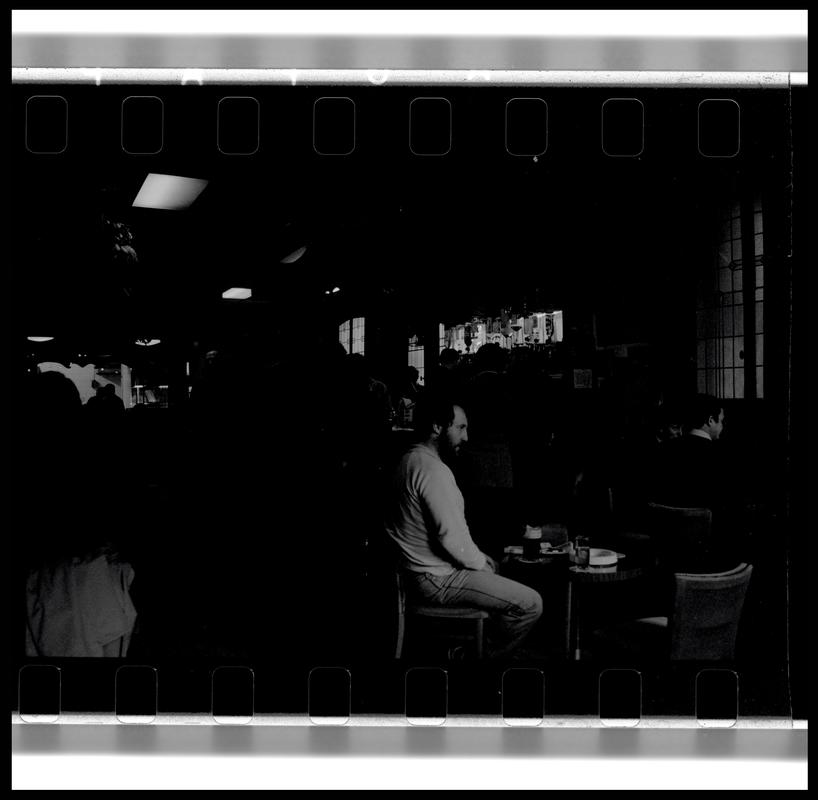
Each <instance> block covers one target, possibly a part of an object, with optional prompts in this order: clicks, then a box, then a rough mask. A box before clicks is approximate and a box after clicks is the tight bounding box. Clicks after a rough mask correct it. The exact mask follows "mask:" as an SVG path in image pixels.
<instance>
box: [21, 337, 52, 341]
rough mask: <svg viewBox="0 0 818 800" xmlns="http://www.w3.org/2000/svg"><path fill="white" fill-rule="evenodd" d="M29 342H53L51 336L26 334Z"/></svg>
mask: <svg viewBox="0 0 818 800" xmlns="http://www.w3.org/2000/svg"><path fill="white" fill-rule="evenodd" d="M26 338H27V339H28V340H29V341H30V342H53V341H54V337H53V336H28V337H26Z"/></svg>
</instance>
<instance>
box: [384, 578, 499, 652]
mask: <svg viewBox="0 0 818 800" xmlns="http://www.w3.org/2000/svg"><path fill="white" fill-rule="evenodd" d="M395 576H396V585H397V590H398V591H397V597H398V609H397V610H398V628H397V637H396V642H395V658H400V657H401V656H402V655H403V650H404V643H405V639H406V628H407V621H408V620H410V619H412V620H415V622H417V620H420V619H427V620H449V621H452V622H453V623H457V625H454V624H453V625H452V626H451V628H452V630H451V632H447V634H446V637H445V638H446V639H451V640H455V641H467V642H469V641H470V642H472V643H473V644H474V648H475V655H476V656H477V658H478V659H479V658H482V657H483V620H485V619H486V618H487V617H488V613H487V612H486V611H483V610H482V609H479V608H472V607H469V606H462V607H447V606H432V605H417V604H415V603H411V602H409V601H408V600H407V597H406V587H405V585H404V581H403V575H402V574H401V572H400V570H397V571H396V572H395ZM457 626H459V627H461V628H462V627H466V628H467V629H468V628H471V631H470V632H469V633H466V634H465V635H464V634H463V633H459V632H458V631H457V630H456V629H455V628H456V627H457ZM412 627H413V628H414V627H416V625H415V624H414V623H413V625H412Z"/></svg>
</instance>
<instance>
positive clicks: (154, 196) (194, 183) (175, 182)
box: [133, 172, 208, 211]
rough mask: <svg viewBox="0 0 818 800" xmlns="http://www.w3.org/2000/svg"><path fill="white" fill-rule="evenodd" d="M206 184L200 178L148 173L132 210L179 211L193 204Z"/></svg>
mask: <svg viewBox="0 0 818 800" xmlns="http://www.w3.org/2000/svg"><path fill="white" fill-rule="evenodd" d="M207 183H208V182H207V181H206V180H201V179H200V178H183V177H181V176H179V175H160V174H158V173H155V172H150V173H148V177H147V178H145V182H144V183H143V184H142V188H141V189H140V190H139V193H138V194H137V195H136V199H135V200H134V201H133V204H134V208H162V209H166V210H168V211H181V210H182V209H185V208H189V207H190V206H191V205H192V204H193V201H194V200H196V198H197V197H198V196H199V195H200V194H201V193H202V191H203V190H204V188H205V186H207Z"/></svg>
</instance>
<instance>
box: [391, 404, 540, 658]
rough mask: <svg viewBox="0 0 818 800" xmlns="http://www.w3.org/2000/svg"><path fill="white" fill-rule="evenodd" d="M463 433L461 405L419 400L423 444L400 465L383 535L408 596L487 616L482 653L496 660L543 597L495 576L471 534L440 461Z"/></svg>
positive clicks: (533, 617) (525, 628) (528, 624)
mask: <svg viewBox="0 0 818 800" xmlns="http://www.w3.org/2000/svg"><path fill="white" fill-rule="evenodd" d="M467 428H468V421H467V419H466V414H465V412H464V411H463V408H462V407H461V406H459V405H455V404H454V403H452V402H451V400H447V399H444V398H442V397H440V396H439V395H438V396H435V397H427V398H424V399H423V400H422V401H419V403H418V408H417V412H416V416H415V429H416V432H417V433H418V435H419V436H420V437H421V440H420V442H419V443H418V444H416V445H414V446H413V447H412V448H411V449H410V450H409V451H408V452H407V453H406V454H405V455H404V456H403V457H402V458H401V460H400V463H399V464H398V468H397V470H396V473H395V476H394V480H393V485H392V489H393V496H392V497H391V504H390V511H389V515H388V518H387V531H388V533H389V535H390V536H391V537H392V539H393V540H394V541H395V542H396V543H397V545H398V547H399V549H400V553H401V568H402V569H403V571H404V574H405V576H406V585H407V592H408V593H409V595H410V597H411V598H414V599H415V600H416V601H419V602H422V603H424V604H430V605H441V606H455V607H456V606H470V607H474V608H481V609H483V610H485V611H487V612H489V614H490V620H491V621H492V625H490V626H489V628H490V629H489V630H488V631H487V653H488V656H489V657H490V658H498V657H500V658H502V657H505V656H507V655H509V654H510V653H512V652H513V651H514V649H515V648H516V647H517V646H518V645H519V644H520V643H521V642H522V640H523V639H524V638H525V636H526V634H527V633H528V632H529V631H530V630H531V628H532V626H533V625H534V623H535V622H536V621H537V619H538V618H539V617H540V615H541V614H542V598H541V597H540V595H539V594H538V593H537V592H536V591H534V590H533V589H530V588H528V587H527V586H523V585H522V584H520V583H517V582H516V581H512V580H509V579H508V578H503V577H501V576H500V575H498V574H496V573H497V564H496V563H495V562H494V561H493V560H492V559H491V558H489V557H488V556H486V555H485V554H484V553H482V552H481V551H480V550H479V549H478V548H477V546H476V545H475V543H474V541H473V540H472V538H471V535H470V534H469V528H468V525H467V524H466V517H465V505H464V501H463V495H462V494H461V492H460V489H459V488H458V486H457V482H456V481H455V477H454V474H453V473H452V470H451V469H450V468H449V466H447V464H446V461H447V460H449V461H450V460H451V459H452V458H454V457H455V456H456V455H457V452H458V450H459V449H460V446H461V445H462V444H463V443H464V442H466V441H468V434H467ZM492 628H493V629H492Z"/></svg>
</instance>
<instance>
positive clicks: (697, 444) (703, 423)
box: [648, 394, 741, 572]
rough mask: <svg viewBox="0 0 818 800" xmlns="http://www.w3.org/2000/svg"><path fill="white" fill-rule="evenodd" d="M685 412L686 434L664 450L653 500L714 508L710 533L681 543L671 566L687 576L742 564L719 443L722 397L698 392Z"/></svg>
mask: <svg viewBox="0 0 818 800" xmlns="http://www.w3.org/2000/svg"><path fill="white" fill-rule="evenodd" d="M682 411H683V420H682V421H683V423H684V427H685V430H686V433H685V435H683V436H680V437H676V438H672V439H669V440H668V441H666V442H664V443H663V444H661V445H660V446H659V450H658V453H659V455H658V458H657V460H656V463H655V464H653V466H652V480H651V486H650V488H649V497H648V499H649V500H651V501H653V502H654V503H659V504H661V505H665V506H672V507H675V508H707V509H710V511H711V512H712V515H713V517H712V520H713V523H712V533H711V535H710V536H709V537H707V538H705V539H704V540H701V541H697V542H695V543H694V542H684V543H682V542H680V543H679V545H680V546H679V547H678V549H677V550H675V551H673V552H674V558H673V559H672V562H671V566H672V567H673V568H674V569H675V570H676V571H682V572H719V571H722V570H724V569H728V568H730V567H733V566H735V565H736V564H737V563H738V562H739V561H740V560H741V558H740V557H739V554H738V553H737V552H736V547H737V542H736V539H735V536H736V531H735V530H734V528H735V498H734V497H733V490H732V487H731V480H730V470H729V469H728V467H727V465H726V463H725V462H724V460H723V457H722V454H721V453H720V448H719V446H718V445H717V442H718V440H719V438H720V436H721V434H722V430H723V429H724V407H723V405H722V403H721V401H720V400H719V399H718V398H715V397H712V396H710V395H706V394H699V395H695V396H693V397H691V398H689V400H688V402H687V403H686V404H685V407H684V408H683V409H682ZM691 545H693V546H692V547H691Z"/></svg>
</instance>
